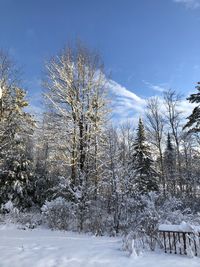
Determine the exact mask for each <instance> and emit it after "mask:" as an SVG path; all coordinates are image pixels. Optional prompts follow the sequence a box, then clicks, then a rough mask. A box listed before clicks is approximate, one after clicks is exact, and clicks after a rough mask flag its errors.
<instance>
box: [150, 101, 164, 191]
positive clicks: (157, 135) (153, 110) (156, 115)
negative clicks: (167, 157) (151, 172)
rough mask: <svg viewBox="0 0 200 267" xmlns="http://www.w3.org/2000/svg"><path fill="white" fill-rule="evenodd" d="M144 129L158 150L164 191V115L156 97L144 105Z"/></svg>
mask: <svg viewBox="0 0 200 267" xmlns="http://www.w3.org/2000/svg"><path fill="white" fill-rule="evenodd" d="M146 129H147V133H148V136H149V142H150V143H151V144H152V145H153V146H154V147H155V149H156V150H157V152H158V162H159V168H160V172H161V179H162V181H161V182H162V185H163V190H164V192H165V187H166V181H165V176H164V168H163V149H162V144H163V135H164V117H163V114H162V112H161V104H160V102H159V99H158V98H157V97H153V98H150V99H149V100H148V101H147V106H146Z"/></svg>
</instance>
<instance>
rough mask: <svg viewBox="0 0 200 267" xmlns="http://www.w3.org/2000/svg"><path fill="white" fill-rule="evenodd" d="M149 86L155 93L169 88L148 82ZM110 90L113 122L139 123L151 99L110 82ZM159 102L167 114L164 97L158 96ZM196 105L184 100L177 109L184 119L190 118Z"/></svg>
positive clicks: (162, 110)
mask: <svg viewBox="0 0 200 267" xmlns="http://www.w3.org/2000/svg"><path fill="white" fill-rule="evenodd" d="M146 83H147V85H148V86H151V87H153V88H152V89H154V90H155V91H159V92H163V91H165V90H166V89H167V87H161V86H156V85H152V84H151V83H148V82H146ZM109 89H110V92H111V102H112V110H113V111H112V112H113V120H114V121H117V122H122V121H126V120H132V121H133V123H135V122H137V120H138V118H139V116H144V113H145V106H146V103H147V100H148V99H149V98H141V97H140V96H138V95H137V94H135V93H133V92H131V91H130V90H128V89H127V88H125V87H124V86H122V85H120V84H119V83H117V82H115V81H113V80H110V81H109ZM154 96H156V97H158V99H159V102H160V104H161V112H163V113H165V104H164V100H163V96H162V95H159V96H158V95H157V94H156V93H155V95H154ZM194 106H195V105H194V104H190V103H189V102H188V101H187V100H186V99H182V100H181V101H180V102H179V105H178V107H177V109H178V110H179V111H180V112H181V113H182V115H183V117H184V118H186V117H188V116H189V115H190V114H191V112H192V110H193V108H194Z"/></svg>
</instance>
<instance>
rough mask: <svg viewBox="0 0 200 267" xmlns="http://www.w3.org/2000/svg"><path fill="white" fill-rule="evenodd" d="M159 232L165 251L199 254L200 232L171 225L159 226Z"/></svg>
mask: <svg viewBox="0 0 200 267" xmlns="http://www.w3.org/2000/svg"><path fill="white" fill-rule="evenodd" d="M170 228H171V229H170ZM159 234H160V239H161V241H162V244H163V248H164V251H165V253H174V254H180V255H191V254H192V255H194V256H200V232H197V231H196V230H195V231H193V230H192V229H191V230H189V229H185V230H180V229H178V228H177V229H176V227H175V226H174V227H172V226H171V227H166V229H165V227H160V228H159Z"/></svg>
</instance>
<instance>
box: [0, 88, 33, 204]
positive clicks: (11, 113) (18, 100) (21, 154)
mask: <svg viewBox="0 0 200 267" xmlns="http://www.w3.org/2000/svg"><path fill="white" fill-rule="evenodd" d="M8 96H9V98H10V101H8V102H9V106H7V107H5V108H4V117H3V123H4V142H5V146H4V148H3V149H2V150H1V157H2V158H3V162H2V163H3V164H2V171H1V195H2V202H4V203H5V202H7V201H8V200H11V201H12V202H13V204H14V205H15V206H17V207H20V208H26V207H30V206H31V205H32V203H31V198H32V197H33V179H34V176H33V166H32V161H33V159H32V155H31V150H30V147H28V146H30V145H31V144H30V136H31V135H32V133H33V126H34V121H33V118H32V117H31V115H30V114H29V113H27V112H25V111H23V109H24V108H25V107H27V105H28V102H27V101H26V100H25V99H24V97H25V92H24V91H23V90H22V89H20V88H17V87H14V88H12V91H9V92H8Z"/></svg>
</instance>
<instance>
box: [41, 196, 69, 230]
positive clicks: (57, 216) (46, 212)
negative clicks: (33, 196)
mask: <svg viewBox="0 0 200 267" xmlns="http://www.w3.org/2000/svg"><path fill="white" fill-rule="evenodd" d="M41 210H42V214H43V216H44V220H45V222H46V223H47V225H48V226H49V227H50V228H51V229H59V230H68V229H69V223H70V221H71V220H72V218H73V212H72V204H71V203H70V202H67V201H66V200H65V199H64V198H62V197H58V198H56V199H54V200H52V201H46V202H45V204H44V205H43V206H42V208H41Z"/></svg>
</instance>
